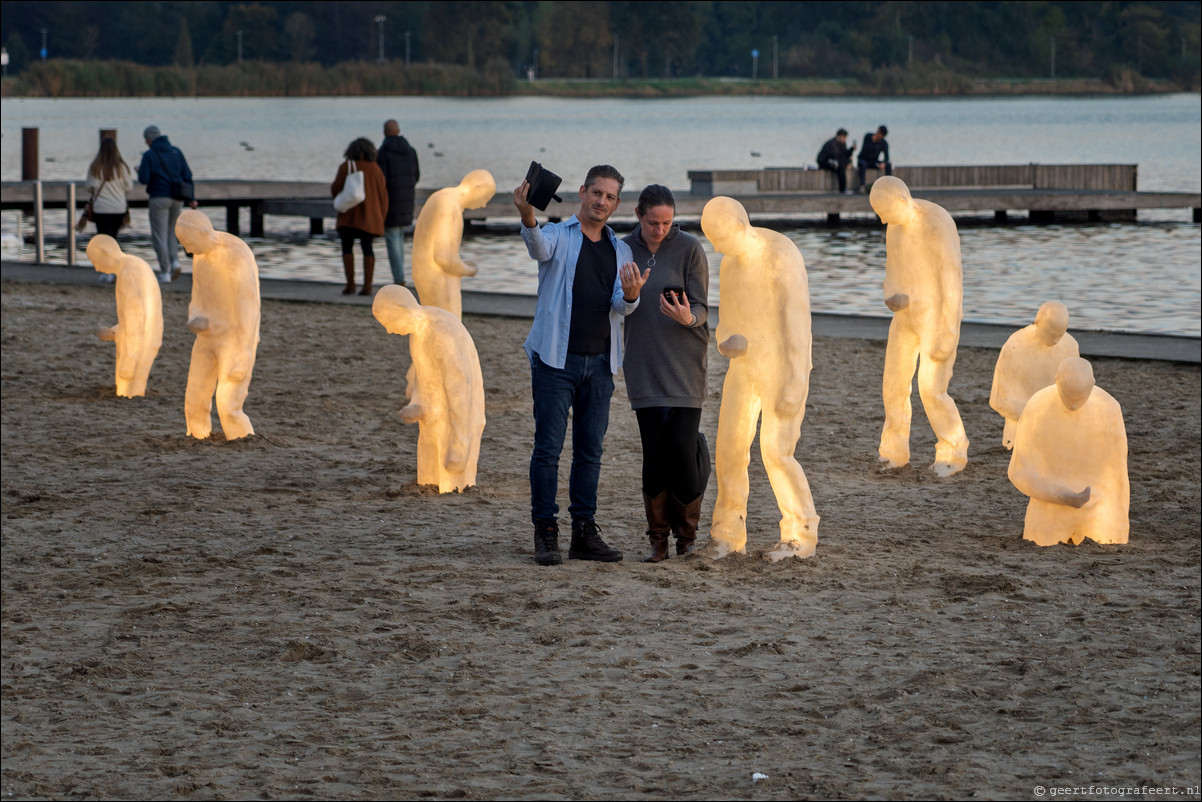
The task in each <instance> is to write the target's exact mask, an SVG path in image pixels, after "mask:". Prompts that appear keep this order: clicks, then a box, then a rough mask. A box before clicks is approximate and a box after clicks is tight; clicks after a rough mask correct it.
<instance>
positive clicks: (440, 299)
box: [413, 170, 497, 318]
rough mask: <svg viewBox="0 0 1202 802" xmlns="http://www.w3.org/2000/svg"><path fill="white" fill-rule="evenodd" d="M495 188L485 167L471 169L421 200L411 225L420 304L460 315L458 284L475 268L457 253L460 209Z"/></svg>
mask: <svg viewBox="0 0 1202 802" xmlns="http://www.w3.org/2000/svg"><path fill="white" fill-rule="evenodd" d="M496 191H497V183H496V182H495V181H494V180H493V177H492V174H491V173H489V172H488V170H472V171H471V172H470V173H468V174H467V175H465V176H464V177H463V180H462V181H460V182H459V186H456V187H446V188H445V189H440V190H438V191H437V192H435V193H434V194H433V195H431V196H430V197H429V198H428V199H427V200H426V202H425V203H423V204H422V209H421V212H419V213H418V215H417V224H416V225H415V226H414V227H413V286H414V288H415V289H416V290H417V297H418V298H420V299H421V302H422V305H423V306H436V307H438V308H439V309H445V310H447V311H448V312H450V313H451V314H452V315H454V316H455V317H457V318H462V317H463V300H462V299H461V298H460V295H459V284H460V282H461V281H462V279H463V277H464V276H474V275H476V270H477V268H476V266H475V265H474V264H472V263H471V262H465V261H463V259H461V258H460V257H459V243H460V242H461V241H462V239H463V210H464V209H479V208H480V207H481V206H483V205H484V204H486V203H488V202H489V200H491V199H492V196H493V195H494V194H495V193H496Z"/></svg>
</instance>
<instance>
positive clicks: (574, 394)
mask: <svg viewBox="0 0 1202 802" xmlns="http://www.w3.org/2000/svg"><path fill="white" fill-rule="evenodd" d="M530 384H531V389H532V391H533V395H534V453H533V454H531V456H530V517H531V518H532V519H533V520H539V519H554V518H555V517H556V515H557V514H558V513H559V505H558V504H557V503H556V502H555V495H556V492H557V490H558V487H559V454H560V452H562V451H563V441H564V438H565V437H566V436H567V428H568V409H569V408H571V410H572V471H571V473H570V475H569V478H568V501H569V506H568V512H569V514H571V516H572V518H573V519H574V520H575V519H579V520H586V521H587V520H592V519H593V516H594V515H595V514H596V512H597V483H598V481H599V479H600V478H601V452H602V450H603V444H604V440H605V431H606V429H608V428H609V399H610V397H611V396H613V393H614V377H613V373H611V372H610V369H609V355H608V354H601V355H598V356H583V355H581V354H572V353H569V354H568V358H567V361H566V362H565V363H564V366H563V370H559V369H556V368H553V367H550V366H549V365H547V364H546V363H544V362H543V361H542V360H541V359H539V358H538V356H537V355H535V357H534V360H533V362H532V363H531V365H530Z"/></svg>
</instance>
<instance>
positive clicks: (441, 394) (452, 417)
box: [372, 284, 484, 493]
mask: <svg viewBox="0 0 1202 802" xmlns="http://www.w3.org/2000/svg"><path fill="white" fill-rule="evenodd" d="M372 314H374V315H375V316H376V320H378V321H380V323H381V324H382V325H383V326H384V328H385V329H387V330H388V332H389V333H391V334H407V335H409V355H410V357H411V358H412V360H413V364H412V370H411V371H410V376H411V377H412V376H413V375H414V374H416V380H414V379H412V378H411V379H410V381H409V385H408V388H407V395H408V397H407V401H408V404H407V405H406V406H405V408H404V409H402V410H401V412H400V415H401V420H403V421H405V423H417V424H418V435H417V483H418V484H419V485H438V492H439V493H450V492H451V491H454V490H463V489H464V488H465V487H470V486H471V485H474V484H475V483H476V461H477V459H478V458H479V456H480V437H481V435H482V433H483V432H484V379H483V377H482V376H481V373H480V359H479V357H478V356H477V355H476V345H475V343H474V342H472V336H471V335H470V334H468V332H467V329H465V328H464V327H463V324H462V323H460V322H459V319H458V318H456V317H455V316H454V315H453V314H451V313H450V312H448V311H446V310H445V309H439V308H438V307H435V306H424V305H422V304H419V303H418V302H417V299H416V298H414V297H413V294H412V293H410V292H409V290H407V289H405V288H404V287H402V286H400V285H398V284H390V285H388V286H386V287H384V288H382V289H381V290H380V291H379V292H377V293H376V299H375V301H374V302H373V303H372Z"/></svg>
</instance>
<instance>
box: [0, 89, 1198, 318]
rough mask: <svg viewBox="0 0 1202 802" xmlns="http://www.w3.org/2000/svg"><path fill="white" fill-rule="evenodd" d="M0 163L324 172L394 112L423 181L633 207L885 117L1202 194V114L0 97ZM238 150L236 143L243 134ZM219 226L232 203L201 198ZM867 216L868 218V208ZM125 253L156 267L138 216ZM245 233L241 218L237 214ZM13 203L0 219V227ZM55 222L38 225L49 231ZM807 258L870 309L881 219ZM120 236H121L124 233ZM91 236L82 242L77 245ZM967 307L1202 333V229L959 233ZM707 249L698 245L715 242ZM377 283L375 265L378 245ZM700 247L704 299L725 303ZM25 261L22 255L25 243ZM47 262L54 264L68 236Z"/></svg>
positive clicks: (1018, 102)
mask: <svg viewBox="0 0 1202 802" xmlns="http://www.w3.org/2000/svg"><path fill="white" fill-rule="evenodd" d="M0 111H2V116H0V120H2V123H0V130H2V134H3V136H2V139H0V146H2V147H0V150H2V154H0V156H2V159H0V176H2V177H3V178H4V179H5V180H16V179H19V178H20V158H21V154H20V149H21V128H23V127H38V128H39V129H40V139H41V142H40V146H41V147H40V156H41V159H42V161H41V165H40V168H41V175H42V177H43V178H44V179H47V180H55V179H68V178H73V179H82V178H83V177H84V175H85V174H86V171H87V166H88V164H89V163H90V161H91V159H92V157H93V156H94V155H95V152H96V145H97V131H98V130H99V129H101V128H116V129H117V130H118V143H119V144H120V145H121V146H122V147H123V151H122V152H123V154H124V155H125V157H126V160H127V161H128V162H130V163H131V164H133V165H136V163H137V161H138V159H139V157H140V153H141V151H142V150H144V148H145V146H144V144H143V142H142V138H141V131H142V129H143V128H144V127H145V126H146V125H148V124H150V123H154V124H156V125H158V126H159V127H160V128H161V129H162V130H163V131H164V132H165V133H166V134H167V135H168V136H169V137H170V138H171V141H172V142H173V143H174V144H176V145H177V146H179V147H181V148H182V149H183V150H184V152H185V153H186V154H187V156H188V161H189V163H190V164H191V166H192V169H193V172H194V173H195V174H196V175H197V177H198V178H258V179H295V180H312V181H327V180H330V179H332V178H333V174H334V171H335V170H336V169H337V166H338V163H339V161H340V157H341V154H342V152H343V150H344V149H345V148H346V145H347V143H348V142H349V141H350V140H351V139H353V138H355V137H358V136H367V137H369V138H371V139H372V140H373V141H375V142H377V143H378V142H379V139H380V129H381V124H382V122H383V120H384V119H386V118H388V117H395V118H396V119H398V120H399V121H400V122H401V127H402V133H403V134H404V135H405V136H406V137H407V138H408V139H409V141H410V142H411V143H412V144H413V145H414V146H415V147H416V148H417V150H418V153H419V155H420V157H421V168H422V180H421V182H420V185H421V186H422V187H428V188H431V189H433V188H438V187H443V186H448V185H452V184H457V183H458V182H459V180H460V179H461V178H462V177H463V175H464V174H465V173H466V172H468V171H469V170H472V169H477V168H484V169H487V170H489V171H490V172H491V173H492V174H493V176H494V177H495V178H496V179H497V186H498V188H499V190H498V191H499V192H500V193H508V192H510V191H511V189H512V187H514V186H516V185H517V184H518V183H519V182H520V181H521V179H522V176H523V175H524V174H525V168H526V165H527V164H529V162H530V160H531V159H537V160H539V161H541V162H543V163H544V164H546V165H547V166H548V167H550V168H551V169H553V170H555V171H556V172H558V173H559V174H560V175H563V176H564V177H565V185H566V186H568V187H574V186H576V185H578V183H579V181H580V180H581V179H582V178H583V175H584V173H585V172H586V171H587V169H588V167H589V166H591V165H592V164H595V163H601V162H609V163H612V164H614V165H615V166H617V167H618V168H619V169H620V170H621V171H622V172H623V173H624V174H625V176H626V179H627V183H626V186H627V191H626V193H625V203H626V204H629V205H631V206H632V205H633V203H634V199H635V197H636V196H637V192H638V190H639V189H640V188H641V187H643V186H644V185H646V184H648V183H663V184H667V185H668V186H670V187H672V188H674V189H679V190H687V188H688V171H689V170H695V169H707V168H754V167H761V166H799V165H804V164H808V163H812V162H813V160H814V155H815V154H816V153H817V150H818V148H819V147H820V146H821V144H822V143H823V142H824V141H825V140H826V139H828V138H829V137H830V136H831V135H833V133H834V131H835V129H836V128H838V127H840V126H842V127H844V128H847V129H848V130H850V131H851V132H852V134H851V138H854V139H857V140H859V139H862V138H863V134H864V132H866V131H870V130H874V129H875V128H876V126H877V125H879V124H882V123H883V124H885V125H888V126H889V130H890V135H889V142H890V150H891V157H892V159H893V161H894V163H896V164H1017V163H1026V162H1040V163H1048V164H1052V163H1128V164H1132V163H1133V164H1137V165H1138V166H1139V188H1140V189H1144V190H1154V189H1161V190H1172V191H1194V192H1197V191H1199V188H1200V187H1202V170H1200V168H1199V146H1200V143H1202V111H1200V104H1199V97H1198V95H1196V94H1182V95H1158V96H1141V97H1120V98H1110V97H1108V98H1093V97H1089V98H1064V97H1024V98H989V99H981V98H972V99H958V98H957V99H875V98H868V99H859V98H857V99H847V98H837V99H830V98H803V99H798V98H688V99H671V100H622V99H606V100H574V99H560V98H490V99H457V98H420V97H416V98H415V97H404V98H324V99H322V98H295V99H294V98H266V99H263V98H252V99H241V98H240V99H212V98H206V99H150V98H147V99H99V100H83V99H72V100H47V99H5V100H3V101H0ZM242 143H245V144H242ZM212 216H213V218H214V221H215V223H216V224H217V225H218V227H221V226H223V225H224V211H223V210H212ZM863 218H864V220H865V221H867V220H870V219H873V218H872V216H871V215H864V216H863ZM134 221H135V225H134V227H133V229H132V231H131V232H128V236H129V237H130V239H129V241H128V242H126V241H124V240H123V247H124V248H125V249H126V250H127V251H129V252H132V253H135V254H137V255H139V256H142V257H143V258H147V259H148V261H151V262H152V263H153V255H152V252H151V249H150V246H149V236H148V235H149V231H148V226H147V224H146V221H145V214H144V213H143V212H140V211H139V212H135V214H134ZM243 226H244V227H243V230H247V228H248V221H246V220H244V221H243ZM16 227H17V216H16V214H15V213H11V212H8V213H5V215H4V219H3V230H4V232H5V233H10V232H13V231H15V229H16ZM266 227H267V231H268V235H267V236H266V237H265V238H263V239H261V240H248V241H249V242H250V244H251V247H252V248H253V249H254V251H255V253H256V257H257V259H258V261H259V264H260V271H261V273H262V275H263V276H265V277H280V278H302V279H312V280H317V281H334V282H337V281H341V276H340V273H341V264H340V259H339V256H338V253H339V249H338V245H337V242H336V241H334V240H332V239H330V238H317V239H313V240H308V239H307V238H306V234H307V231H308V223H307V221H305V220H301V219H295V218H274V217H273V218H268V220H267V226H266ZM64 232H65V217H64V216H63V215H61V213H56V214H53V215H51V216H50V218H49V219H48V234H49V235H50V236H51V237H52V238H53V237H54V236H55V235H56V234H58V235H59V236H61V235H62V234H63V233H64ZM785 233H786V234H787V235H788V236H789V237H790V238H792V239H793V240H794V241H795V242H796V243H797V244H798V247H799V248H800V249H801V252H802V254H803V255H804V256H805V260H806V265H807V269H808V271H809V274H810V291H811V295H812V304H813V308H814V310H815V311H820V312H845V313H855V314H869V315H879V316H886V315H887V314H888V312H887V310H885V308H884V306H883V304H882V303H881V280H882V278H883V271H884V234H883V229H881V228H879V227H872V226H859V227H848V228H843V229H834V230H831V229H825V228H822V227H815V226H807V225H799V226H797V227H795V228H792V229H787V230H785ZM124 236H126V235H123V237H124ZM82 245H83V243H82V242H81V246H82ZM961 247H962V253H963V261H964V276H965V318H966V319H968V320H975V321H984V322H999V323H1006V324H1014V325H1020V324H1026V323H1029V322H1030V321H1031V320H1032V319H1033V317H1034V314H1035V311H1036V309H1037V308H1038V307H1039V305H1040V304H1041V303H1042V302H1043V301H1045V300H1053V299H1055V300H1061V301H1063V302H1064V303H1066V304H1067V305H1068V307H1069V310H1070V313H1071V315H1072V326H1073V327H1074V328H1079V329H1091V328H1100V329H1109V330H1119V331H1141V332H1166V333H1175V334H1187V335H1191V336H1198V335H1199V334H1200V329H1202V325H1200V317H1202V315H1200V298H1202V293H1200V275H1202V256H1200V254H1202V237H1200V227H1199V225H1198V224H1196V223H1193V222H1192V220H1191V215H1190V212H1189V210H1166V211H1145V212H1140V217H1139V222H1137V223H1110V224H1089V225H1054V226H1030V225H1007V226H1001V227H996V226H992V225H984V224H973V223H972V222H971V221H966V222H965V224H963V225H962V226H961ZM707 249H708V243H707ZM376 253H377V275H376V278H377V283H379V282H380V281H381V280H383V279H384V278H385V277H386V276H387V274H388V269H387V264H386V263H387V258H386V257H385V255H384V249H383V245H382V243H379V244H377V248H376ZM709 253H710V256H711V270H712V273H713V281H712V291H713V298H712V300H714V301H717V300H719V299H720V287H718V283H717V266H718V257H717V256H716V255H715V254H713V252H712V249H711V250H709ZM462 254H463V256H464V258H465V259H468V260H474V261H475V262H476V263H477V264H478V265H479V267H480V273H479V275H478V276H477V277H475V278H472V279H467V280H465V282H464V286H465V288H469V289H476V290H484V291H496V292H519V293H533V292H534V290H535V285H536V280H535V268H534V265H533V263H532V262H531V261H530V260H529V258H528V257H527V256H526V255H525V250H524V248H523V247H522V245H521V242H520V238H519V237H518V236H517V235H516V232H515V233H509V231H507V230H504V228H503V227H497V226H490V229H489V231H488V232H487V233H482V234H477V235H473V236H469V237H467V238H465V241H464V244H463V248H462ZM21 258H22V259H24V260H32V258H33V256H32V254H31V253H30V252H29V249H26V251H25V252H24V253H23V254H22V256H21ZM48 259H49V260H51V261H60V262H62V261H66V255H65V253H64V252H63V245H62V244H61V243H52V244H51V245H50V247H49V248H48Z"/></svg>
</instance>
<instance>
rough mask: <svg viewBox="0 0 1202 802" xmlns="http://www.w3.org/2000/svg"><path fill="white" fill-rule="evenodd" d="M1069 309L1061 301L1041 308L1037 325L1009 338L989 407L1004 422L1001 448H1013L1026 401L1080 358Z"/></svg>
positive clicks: (999, 357)
mask: <svg viewBox="0 0 1202 802" xmlns="http://www.w3.org/2000/svg"><path fill="white" fill-rule="evenodd" d="M1067 332H1068V309H1066V308H1065V306H1064V304H1062V303H1059V302H1058V301H1048V302H1047V303H1046V304H1044V305H1043V306H1041V307H1039V312H1038V313H1037V314H1036V315H1035V323H1034V324H1032V325H1030V326H1027V327H1026V328H1023V329H1019V330H1018V331H1016V332H1014V333H1013V334H1011V335H1010V339H1008V340H1006V344H1005V345H1004V346H1002V352H1001V353H1000V354H999V355H998V359H997V367H996V368H994V371H993V390H991V391H990V393H989V406H991V407H993V409H994V410H996V411H997V413H998V414H999V415H1001V416H1002V417H1003V418H1004V419H1005V421H1006V426H1005V429H1004V430H1003V431H1002V445H1004V446H1005V447H1006V448H1007V449H1010V448H1013V447H1014V430H1015V427H1016V426H1018V417H1019V416H1020V415H1022V413H1023V407H1024V406H1026V404H1027V399H1029V398H1030V397H1031V396H1033V395H1034V394H1035V393H1036V391H1038V390H1042V389H1043V388H1044V387H1047V386H1048V385H1049V384H1052V383H1053V382H1055V381H1056V369H1057V368H1059V367H1060V363H1061V362H1063V361H1064V360H1066V359H1068V358H1069V357H1074V356H1080V355H1081V354H1080V352H1079V350H1078V349H1077V341H1076V340H1075V339H1073V336H1072V335H1071V334H1068V333H1067Z"/></svg>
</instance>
